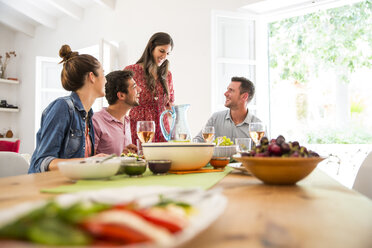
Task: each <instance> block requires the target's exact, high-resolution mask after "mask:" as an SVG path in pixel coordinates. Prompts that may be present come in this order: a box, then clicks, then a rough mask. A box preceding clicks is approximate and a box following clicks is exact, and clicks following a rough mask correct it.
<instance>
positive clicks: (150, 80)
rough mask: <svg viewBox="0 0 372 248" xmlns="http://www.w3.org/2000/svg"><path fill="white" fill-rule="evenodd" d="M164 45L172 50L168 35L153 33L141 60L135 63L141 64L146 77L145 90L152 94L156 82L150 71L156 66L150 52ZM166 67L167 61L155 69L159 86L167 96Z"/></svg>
mask: <svg viewBox="0 0 372 248" xmlns="http://www.w3.org/2000/svg"><path fill="white" fill-rule="evenodd" d="M164 45H171V47H172V49H173V46H174V44H173V40H172V37H170V35H169V34H167V33H163V32H159V33H155V34H153V35H152V36H151V38H150V40H149V41H148V43H147V46H146V48H145V50H144V51H143V53H142V56H141V58H140V59H139V60H138V61H137V64H141V63H142V64H143V69H144V70H145V76H146V85H147V88H148V89H149V90H150V91H151V92H152V93H153V94H154V93H155V90H156V87H155V86H156V80H155V78H154V76H153V75H152V74H151V69H152V68H153V67H154V66H157V65H156V63H155V61H154V58H153V56H152V52H153V51H154V49H155V47H157V46H164ZM168 67H169V61H168V59H166V60H165V61H164V62H163V64H161V66H159V67H158V68H157V76H158V78H159V80H160V83H161V86H162V87H163V89H164V92H165V93H166V94H167V96H168V95H169V89H168V84H167V75H168Z"/></svg>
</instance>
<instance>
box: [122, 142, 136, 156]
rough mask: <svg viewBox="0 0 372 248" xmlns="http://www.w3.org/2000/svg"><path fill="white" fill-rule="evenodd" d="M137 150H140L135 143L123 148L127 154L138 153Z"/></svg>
mask: <svg viewBox="0 0 372 248" xmlns="http://www.w3.org/2000/svg"><path fill="white" fill-rule="evenodd" d="M137 151H138V149H137V146H136V145H134V144H130V145H128V146H127V147H125V148H124V149H123V153H124V154H127V153H128V152H131V153H137Z"/></svg>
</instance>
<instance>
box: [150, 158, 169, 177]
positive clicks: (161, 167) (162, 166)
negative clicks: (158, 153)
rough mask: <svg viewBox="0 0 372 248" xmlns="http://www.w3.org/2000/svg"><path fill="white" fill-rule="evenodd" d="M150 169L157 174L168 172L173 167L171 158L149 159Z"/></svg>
mask: <svg viewBox="0 0 372 248" xmlns="http://www.w3.org/2000/svg"><path fill="white" fill-rule="evenodd" d="M147 162H148V164H149V169H150V171H151V172H152V173H154V174H155V175H163V174H167V172H168V171H169V169H170V168H171V164H172V161H171V160H148V161H147Z"/></svg>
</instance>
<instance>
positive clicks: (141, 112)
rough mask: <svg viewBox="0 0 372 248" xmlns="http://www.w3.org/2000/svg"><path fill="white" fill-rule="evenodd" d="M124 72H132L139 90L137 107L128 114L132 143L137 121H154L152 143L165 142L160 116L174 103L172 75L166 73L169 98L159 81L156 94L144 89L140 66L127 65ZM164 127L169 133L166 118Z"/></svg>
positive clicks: (144, 80) (143, 77) (135, 134)
mask: <svg viewBox="0 0 372 248" xmlns="http://www.w3.org/2000/svg"><path fill="white" fill-rule="evenodd" d="M124 70H130V71H133V73H134V76H133V79H134V81H136V83H137V85H138V86H139V87H140V88H141V90H142V91H141V93H140V97H139V106H136V107H133V108H132V109H131V110H130V112H129V118H130V127H131V132H132V142H133V144H137V139H138V137H137V130H136V129H137V121H154V122H155V137H154V139H153V140H152V142H165V141H166V140H165V138H164V136H163V134H162V132H161V129H160V115H161V113H162V112H163V111H164V110H166V107H167V106H172V105H173V103H174V90H173V81H172V74H171V72H168V75H167V83H168V90H169V97H168V96H167V95H166V93H165V92H164V89H163V87H162V86H161V83H160V81H159V80H157V81H156V94H155V96H154V94H153V93H151V91H150V90H149V89H147V87H146V79H145V71H144V69H143V67H142V65H140V64H134V65H129V66H127V67H125V68H124ZM164 126H165V128H166V130H167V131H168V132H169V122H168V118H166V117H165V118H164Z"/></svg>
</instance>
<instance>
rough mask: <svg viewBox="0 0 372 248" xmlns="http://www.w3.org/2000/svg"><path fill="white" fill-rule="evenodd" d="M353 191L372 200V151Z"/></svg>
mask: <svg viewBox="0 0 372 248" xmlns="http://www.w3.org/2000/svg"><path fill="white" fill-rule="evenodd" d="M353 189H354V190H356V191H358V192H359V193H362V194H364V195H365V196H367V197H369V198H370V199H372V151H371V152H370V153H369V154H368V155H367V157H366V158H365V159H364V161H363V163H362V165H361V166H360V168H359V170H358V174H357V175H356V178H355V181H354V185H353Z"/></svg>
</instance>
